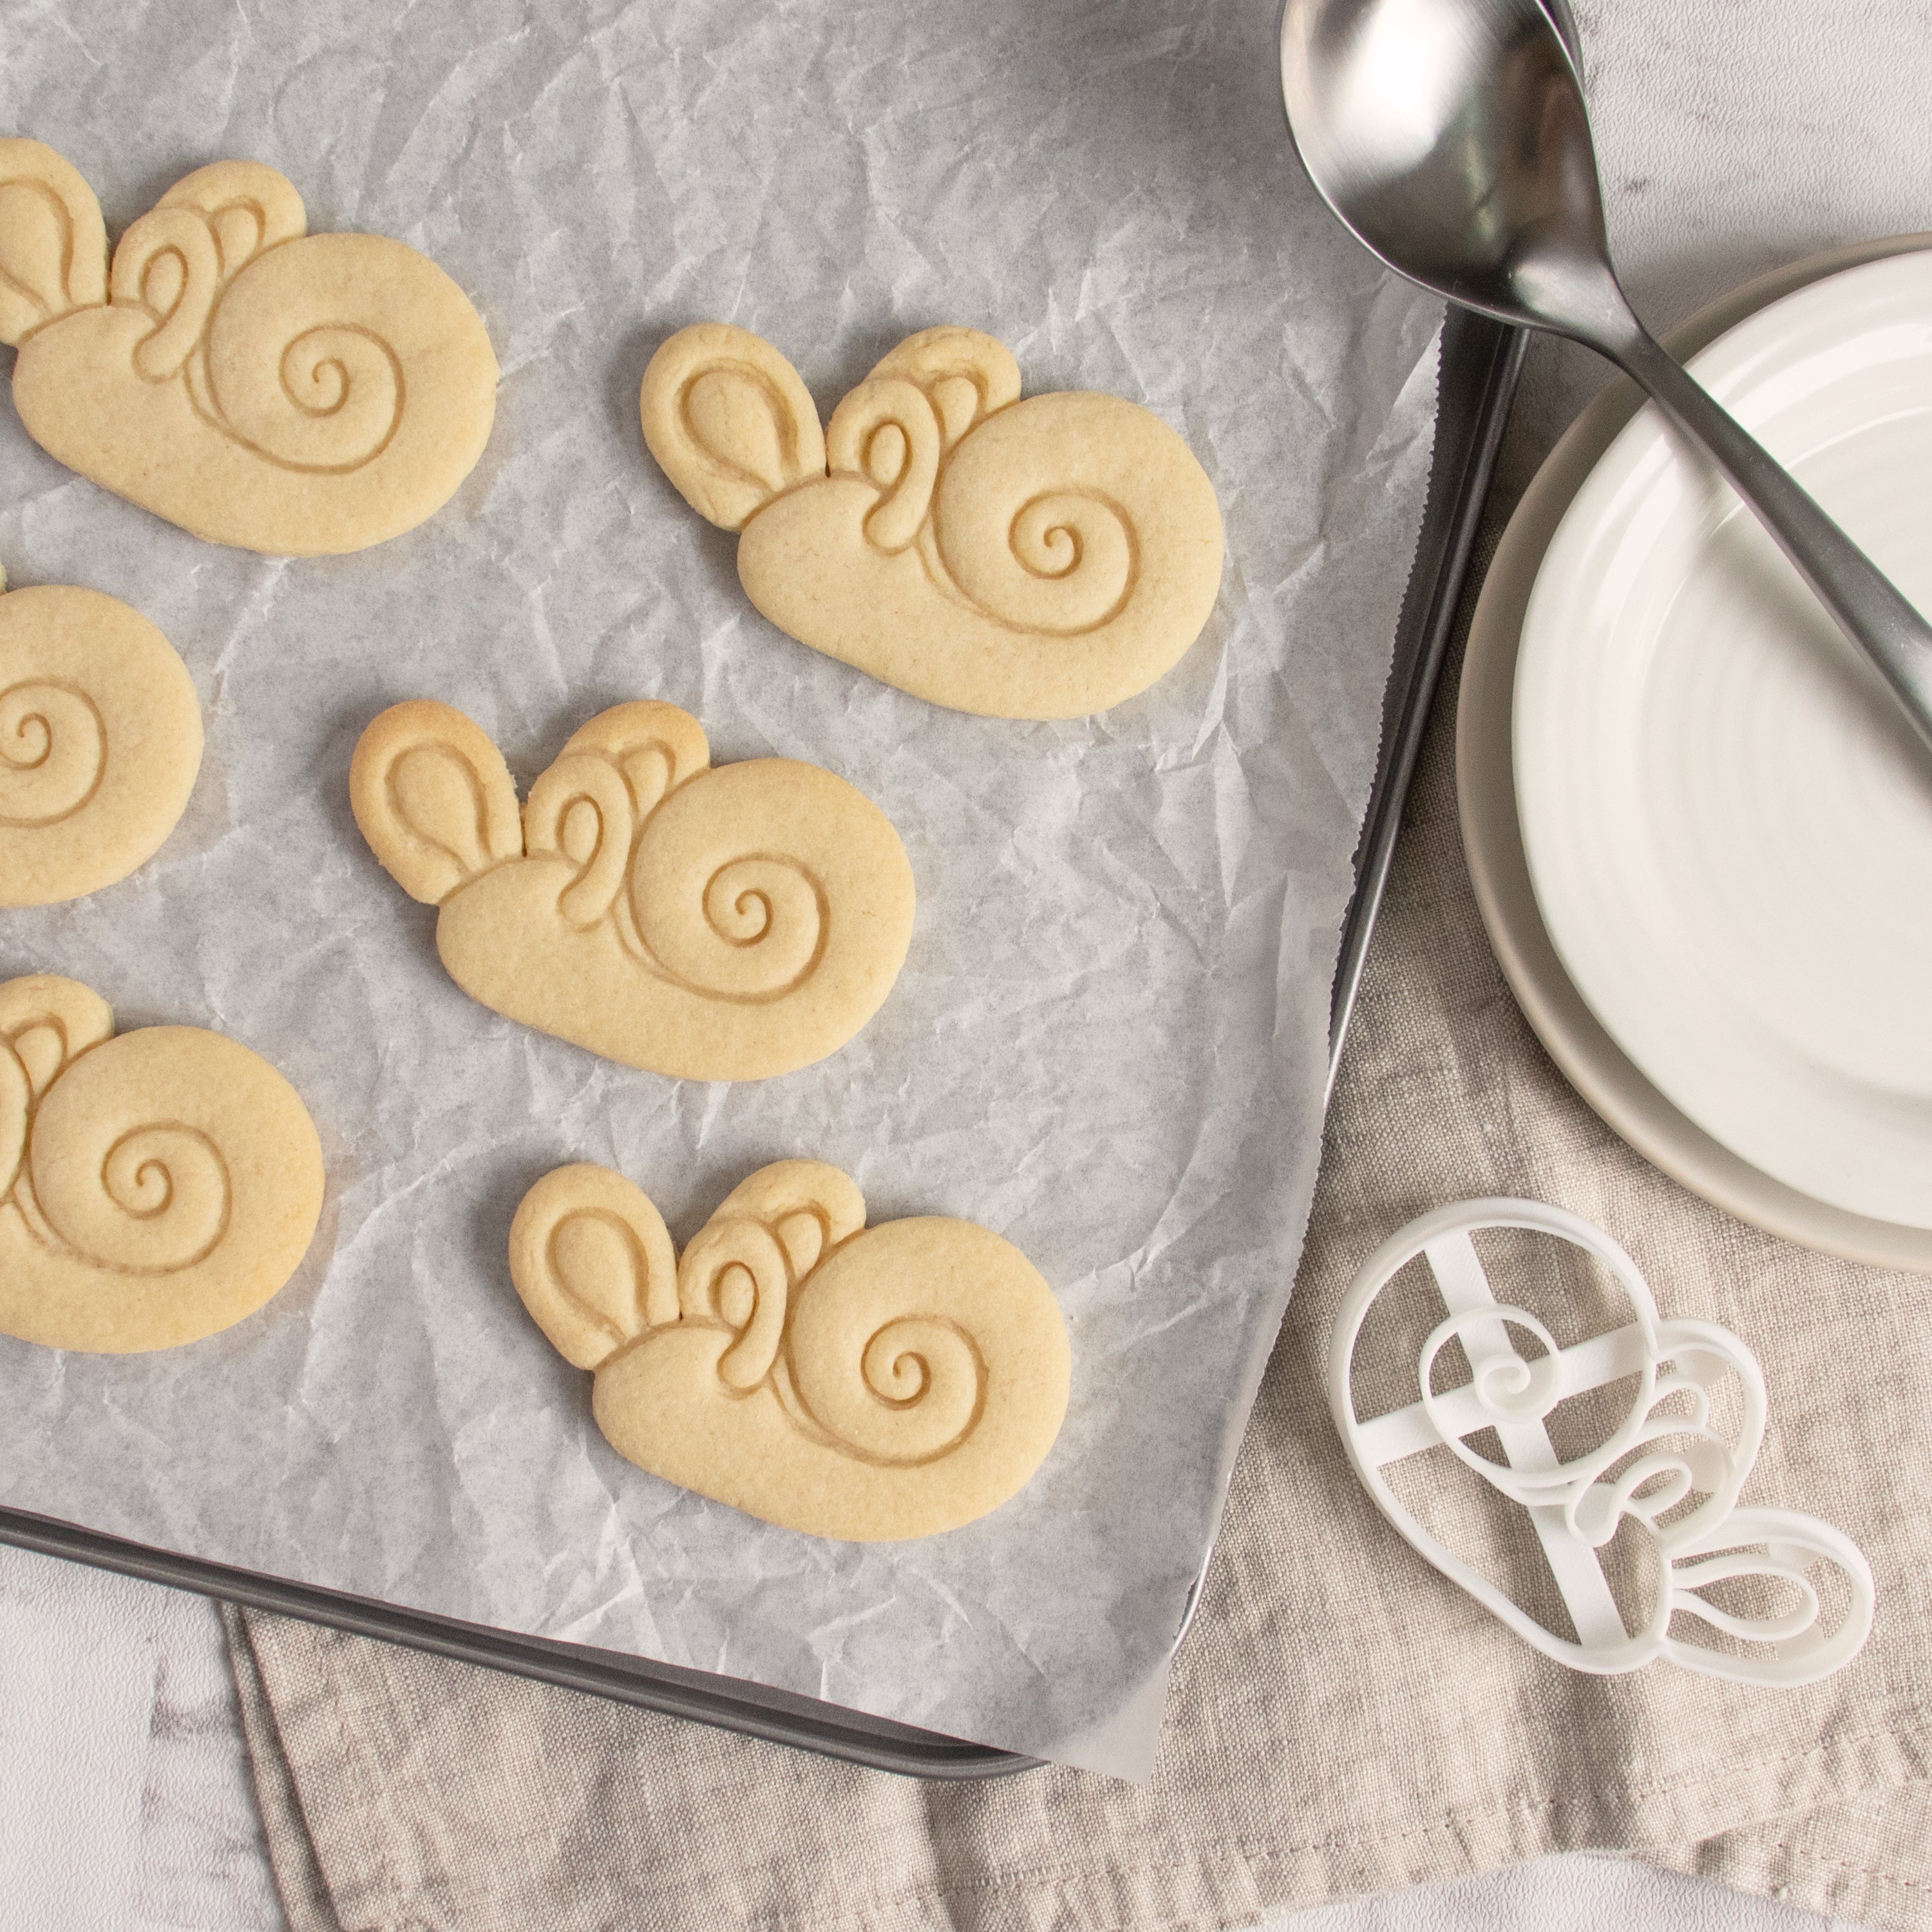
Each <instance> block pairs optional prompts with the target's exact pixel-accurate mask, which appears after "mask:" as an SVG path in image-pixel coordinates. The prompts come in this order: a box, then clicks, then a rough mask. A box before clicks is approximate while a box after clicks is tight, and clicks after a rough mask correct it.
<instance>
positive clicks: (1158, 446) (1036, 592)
mask: <svg viewBox="0 0 1932 1932" xmlns="http://www.w3.org/2000/svg"><path fill="white" fill-rule="evenodd" d="M1019 398H1020V373H1019V365H1018V364H1017V363H1016V362H1015V361H1014V360H1013V356H1012V354H1011V353H1010V351H1009V350H1007V349H1006V348H1005V347H1004V346H1003V345H1002V344H1000V343H998V342H996V341H994V339H993V338H992V337H991V336H989V335H981V334H980V332H979V331H978V330H977V329H926V330H923V331H922V332H920V333H919V334H918V335H913V336H909V337H908V338H907V339H906V340H905V341H903V342H901V344H899V346H898V347H897V348H896V349H895V350H892V353H891V354H890V355H889V356H886V358H885V359H884V360H883V362H880V364H879V365H878V366H877V368H875V369H874V370H873V371H872V373H871V374H870V375H869V376H868V377H866V378H865V380H864V381H863V382H862V383H860V384H859V386H858V387H857V388H856V389H853V391H852V392H850V394H849V395H847V396H846V398H844V401H842V402H841V403H840V404H839V405H838V408H837V409H836V410H834V411H833V412H832V420H831V422H829V424H828V425H826V427H825V429H824V430H823V433H822V434H821V432H820V428H819V422H818V413H817V410H816V408H815V407H814V405H813V403H812V400H811V395H810V394H809V393H808V392H807V390H806V389H805V385H804V383H802V381H801V380H799V376H798V374H797V372H796V371H795V370H794V369H793V368H792V366H791V365H790V363H789V362H787V361H786V360H785V359H784V357H783V356H781V355H780V354H779V353H778V351H777V350H775V349H774V348H772V346H771V345H770V344H769V343H767V342H765V341H761V340H760V338H758V337H757V336H755V335H750V334H748V333H747V332H745V330H743V329H734V328H732V327H730V326H727V325H726V324H724V323H698V324H697V325H695V326H693V327H691V328H688V329H679V331H678V332H677V333H676V335H673V336H672V337H671V338H670V340H669V341H667V342H666V343H665V344H664V345H663V347H661V348H660V349H659V350H658V352H657V353H656V354H655V356H652V359H651V362H650V366H649V368H648V369H646V371H645V372H644V380H643V392H642V395H641V396H640V412H641V414H642V417H643V431H644V440H645V442H646V443H647V444H648V445H649V448H650V451H651V454H652V455H653V456H655V458H657V460H658V463H659V464H660V465H661V466H662V468H663V469H664V473H665V474H666V475H667V476H668V477H669V478H670V480H671V481H673V483H674V484H676V486H677V487H678V489H679V490H680V491H681V492H682V494H683V496H684V497H685V501H686V502H688V503H689V504H690V505H691V507H692V508H694V509H695V510H696V511H697V512H698V514H700V516H703V517H707V518H708V519H709V520H710V521H711V522H712V523H716V524H718V525H720V526H721V527H723V528H724V529H731V530H736V531H737V532H739V540H738V574H739V579H740V580H741V581H742V583H743V584H744V586H745V592H746V593H747V594H748V595H749V596H750V598H751V601H752V602H753V603H754V604H756V605H757V607H758V608H759V609H760V610H762V611H763V613H764V614H765V615H766V616H767V617H769V619H771V620H772V622H773V623H775V625H778V628H780V629H781V630H782V631H787V632H789V633H790V635H792V636H793V637H796V638H797V639H799V641H800V642H801V643H807V644H809V645H811V646H812V648H813V649H814V650H820V651H823V652H825V653H826V655H828V656H831V657H835V658H840V659H841V660H842V661H844V662H845V663H847V664H853V665H856V666H857V667H858V668H859V670H864V671H869V672H870V673H871V674H872V676H874V677H877V678H882V679H884V680H885V682H886V683H888V684H895V685H898V686H899V687H900V688H901V689H902V690H904V691H910V692H911V693H912V694H913V695H914V696H915V697H923V698H926V699H929V700H931V701H932V703H935V704H944V705H947V706H951V707H952V708H953V709H956V710H959V711H971V712H980V713H983V714H984V715H989V716H992V717H998V718H1072V717H1079V716H1081V715H1085V714H1086V713H1088V712H1094V711H1103V710H1105V709H1106V708H1107V707H1108V706H1109V705H1113V704H1118V703H1120V702H1121V700H1123V699H1124V698H1127V697H1133V695H1134V694H1136V693H1137V692H1139V691H1145V689H1146V688H1148V685H1151V684H1152V683H1153V682H1154V680H1155V679H1157V678H1158V677H1160V676H1161V675H1162V673H1163V672H1165V671H1166V670H1169V669H1170V668H1171V667H1172V666H1173V665H1174V664H1175V663H1176V662H1177V661H1178V660H1179V658H1180V657H1181V654H1182V653H1183V652H1184V651H1186V650H1187V647H1188V646H1190V644H1191V643H1193V641H1194V640H1195V639H1196V637H1198V636H1199V634H1200V633H1201V630H1202V626H1203V625H1205V623H1206V622H1207V621H1208V615H1209V613H1211V611H1212V610H1213V609H1214V599H1215V597H1216V595H1217V592H1218V590H1219V588H1220V580H1221V560H1222V534H1221V514H1220V507H1219V505H1217V503H1216V502H1215V499H1214V486H1213V485H1212V484H1211V483H1210V482H1209V481H1208V478H1207V476H1206V475H1205V472H1203V471H1202V467H1201V466H1200V464H1199V463H1197V462H1196V460H1195V459H1194V457H1193V454H1192V452H1190V450H1189V449H1188V447H1187V445H1186V444H1185V443H1183V442H1182V441H1181V439H1180V437H1178V436H1176V435H1175V433H1174V432H1173V431H1172V430H1171V429H1169V428H1168V427H1167V425H1166V424H1165V423H1163V422H1162V421H1161V420H1160V418H1159V417H1158V416H1155V415H1154V414H1153V413H1152V412H1151V411H1150V410H1145V409H1142V407H1140V406H1139V404H1135V403H1130V402H1127V401H1124V400H1122V399H1121V398H1119V397H1118V396H1108V395H1097V394H1094V393H1093V392H1088V391H1078V392H1064V393H1059V394H1053V395H1040V396H1034V397H1031V398H1028V399H1027V400H1026V401H1024V402H1023V401H1021V400H1020V399H1019Z"/></svg>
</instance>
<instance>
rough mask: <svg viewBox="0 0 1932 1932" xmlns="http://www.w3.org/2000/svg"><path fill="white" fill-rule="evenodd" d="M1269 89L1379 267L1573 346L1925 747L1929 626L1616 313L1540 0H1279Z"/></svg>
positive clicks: (1586, 137) (1592, 161) (1613, 281)
mask: <svg viewBox="0 0 1932 1932" xmlns="http://www.w3.org/2000/svg"><path fill="white" fill-rule="evenodd" d="M1557 4H1559V5H1560V0H1557ZM1281 91H1282V98H1283V100H1284V101H1286V104H1287V106H1288V121H1289V130H1290V131H1291V132H1292V134H1293V135H1294V137H1295V146H1296V147H1297V148H1298V149H1299V150H1300V151H1301V159H1302V163H1303V165H1304V166H1306V167H1307V170H1308V173H1309V177H1310V179H1311V180H1312V181H1313V182H1314V184H1315V185H1316V188H1317V189H1318V190H1319V192H1320V193H1321V195H1322V198H1323V199H1324V200H1325V201H1326V202H1328V205H1329V206H1330V207H1331V208H1333V209H1334V211H1335V212H1336V214H1337V215H1339V216H1340V217H1341V219H1342V220H1343V223H1345V224H1346V226H1348V227H1349V228H1350V229H1352V230H1353V231H1354V233H1355V236H1356V238H1357V239H1358V240H1359V241H1361V242H1364V244H1366V245H1367V246H1368V247H1369V248H1371V249H1373V251H1375V253H1376V254H1378V255H1379V256H1380V257H1382V260H1384V261H1385V262H1386V263H1388V266H1390V267H1391V268H1392V269H1395V270H1396V271H1397V272H1398V273H1399V274H1401V275H1406V276H1407V277H1408V278H1409V279H1410V280H1411V281H1415V282H1420V283H1421V284H1422V285H1423V287H1425V288H1428V289H1433V290H1435V292H1436V293H1437V294H1439V295H1442V296H1448V298H1449V299H1450V300H1451V302H1460V303H1461V304H1462V305H1463V306H1464V307H1465V308H1473V309H1480V310H1481V311H1483V313H1484V314H1487V315H1493V316H1495V317H1498V318H1499V319H1500V320H1502V321H1505V322H1508V323H1527V324H1529V326H1532V327H1533V328H1536V329H1550V330H1552V331H1553V332H1555V333H1556V334H1557V335H1567V336H1571V337H1573V338H1574V339H1575V340H1576V341H1579V342H1583V343H1587V344H1589V347H1591V348H1592V349H1594V350H1597V351H1598V353H1600V354H1601V355H1604V356H1608V357H1609V358H1610V360H1611V361H1612V362H1614V363H1616V365H1617V366H1618V367H1619V368H1621V369H1622V371H1624V372H1625V374H1627V375H1628V376H1631V377H1633V378H1634V379H1635V380H1636V381H1637V382H1638V383H1641V384H1642V385H1643V387H1644V388H1645V389H1647V390H1648V391H1649V392H1650V395H1651V396H1652V398H1653V399H1654V400H1655V401H1656V403H1657V404H1658V407H1659V408H1661V410H1663V411H1664V414H1665V415H1666V416H1668V417H1669V418H1670V420H1671V421H1672V422H1674V423H1675V424H1676V425H1677V426H1678V427H1679V428H1680V429H1682V430H1683V431H1685V432H1686V433H1687V434H1689V435H1691V436H1692V437H1695V438H1696V439H1697V441H1698V442H1700V443H1702V444H1703V446H1704V447H1705V448H1706V449H1707V450H1709V452H1710V453H1711V455H1712V456H1713V457H1714V458H1715V459H1716V460H1717V462H1718V466H1719V467H1720V468H1721V469H1722V470H1723V471H1724V475H1726V476H1727V478H1729V479H1730V483H1731V486H1732V487H1733V488H1734V489H1735V490H1736V491H1737V493H1738V494H1739V496H1742V498H1743V499H1744V500H1745V502H1747V503H1748V504H1749V505H1751V508H1753V509H1754V510H1755V511H1757V514H1758V516H1759V517H1760V519H1761V520H1763V523H1764V525H1765V527H1766V529H1769V531H1770V532H1771V533H1772V535H1773V536H1775V538H1777V539H1778V544H1779V545H1780V547H1781V548H1782V549H1783V550H1784V553H1785V555H1786V556H1788V557H1790V559H1791V561H1792V562H1793V563H1794V564H1795V565H1797V567H1798V570H1799V574H1801V575H1802V577H1804V578H1805V581H1806V582H1807V583H1809V584H1810V585H1811V588H1812V589H1813V590H1814V591H1815V592H1817V595H1818V598H1819V600H1820V601H1821V602H1822V603H1823V604H1824V605H1825V607H1826V609H1827V610H1829V611H1830V612H1831V613H1832V616H1835V618H1837V619H1838V622H1840V623H1841V625H1843V627H1844V628H1845V630H1846V632H1847V634H1849V636H1850V637H1852V640H1853V641H1854V642H1855V643H1858V644H1859V645H1860V646H1862V647H1863V649H1864V651H1865V652H1866V653H1867V655H1869V656H1870V658H1871V659H1872V661H1873V663H1874V664H1876V665H1877V667H1878V668H1879V671H1880V672H1881V673H1882V674H1883V675H1884V677H1885V682H1887V683H1888V685H1890V686H1891V689H1892V691H1893V692H1894V694H1895V695H1896V696H1897V699H1898V700H1899V702H1900V704H1902V705H1903V706H1904V708H1905V710H1906V715H1908V716H1909V718H1910V719H1911V721H1912V725H1913V727H1914V728H1915V730H1917V732H1918V735H1919V736H1920V738H1921V739H1923V740H1924V742H1925V744H1926V745H1927V748H1928V749H1932V626H1929V625H1927V623H1926V622H1925V620H1924V618H1922V617H1921V616H1920V615H1919V614H1918V611H1917V610H1915V609H1914V608H1913V607H1912V605H1911V604H1909V603H1908V602H1907V601H1906V599H1905V598H1904V597H1903V596H1902V595H1900V593H1899V592H1898V591H1897V589H1895V588H1894V586H1893V585H1892V584H1891V582H1890V581H1889V580H1888V579H1887V578H1885V577H1884V576H1883V575H1882V574H1880V573H1879V571H1878V569H1877V568H1876V567H1875V566H1874V565H1873V563H1872V562H1871V560H1870V558H1869V557H1867V556H1866V555H1865V553H1864V551H1862V550H1860V549H1859V548H1858V546H1857V545H1856V544H1855V543H1853V542H1852V540H1851V539H1850V538H1849V537H1848V536H1846V535H1845V533H1844V532H1843V530H1841V529H1839V527H1838V525H1837V524H1836V523H1834V522H1832V520H1831V518H1830V517H1828V516H1826V514H1825V513H1824V511H1823V510H1821V509H1820V508H1819V507H1818V505H1817V504H1816V503H1815V502H1813V501H1812V499H1811V497H1810V496H1808V494H1807V493H1805V490H1803V489H1802V488H1801V487H1799V484H1798V483H1797V481H1796V479H1795V478H1793V476H1792V475H1791V474H1790V472H1789V471H1787V470H1786V469H1784V468H1783V467H1782V466H1781V465H1780V464H1779V463H1778V462H1777V460H1775V458H1773V457H1772V455H1770V453H1769V452H1768V451H1767V450H1766V449H1764V448H1763V446H1762V445H1761V444H1760V443H1758V442H1757V440H1756V439H1755V438H1754V437H1752V436H1751V435H1750V434H1748V432H1747V431H1745V429H1744V428H1742V427H1741V426H1740V425H1739V423H1738V422H1736V419H1734V418H1733V416H1731V415H1730V413H1729V412H1728V411H1727V410H1724V408H1722V407H1721V406H1720V405H1719V404H1717V403H1716V402H1715V401H1712V398H1711V397H1710V395H1709V394H1708V393H1707V392H1706V391H1705V390H1704V389H1703V388H1701V387H1700V386H1699V384H1698V383H1697V382H1695V381H1694V380H1693V379H1692V378H1691V377H1690V376H1689V375H1688V374H1686V373H1685V371H1684V370H1683V369H1682V368H1680V367H1679V365H1677V364H1676V362H1673V361H1672V360H1671V359H1670V356H1667V354H1666V353H1664V350H1662V349H1661V348H1660V347H1658V344H1657V343H1656V342H1655V341H1653V340H1652V338H1651V336H1650V335H1649V332H1647V331H1646V329H1645V328H1644V326H1643V324H1642V323H1640V322H1639V321H1638V320H1637V317H1635V316H1634V314H1632V313H1631V306H1630V304H1629V302H1628V301H1626V300H1625V296H1624V292H1623V290H1622V287H1620V286H1619V284H1618V281H1617V275H1616V269H1614V268H1613V266H1611V263H1610V246H1609V243H1608V242H1607V239H1606V238H1605V236H1604V202H1603V195H1602V191H1601V189H1600V188H1599V187H1598V182H1597V159H1596V154H1595V150H1594V148H1592V145H1591V142H1590V123H1589V115H1588V114H1587V113H1586V111H1585V110H1584V106H1583V84H1582V83H1581V81H1580V79H1579V77H1578V75H1577V69H1576V68H1575V66H1574V65H1573V63H1572V62H1571V57H1570V54H1569V52H1568V49H1567V48H1566V47H1565V44H1564V41H1563V40H1562V37H1561V36H1560V35H1559V33H1558V31H1557V29H1556V26H1555V25H1554V23H1553V21H1552V20H1551V17H1550V13H1549V12H1548V11H1547V10H1546V9H1545V7H1544V5H1542V4H1541V0H1286V5H1285V6H1284V7H1283V10H1282V17H1281Z"/></svg>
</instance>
